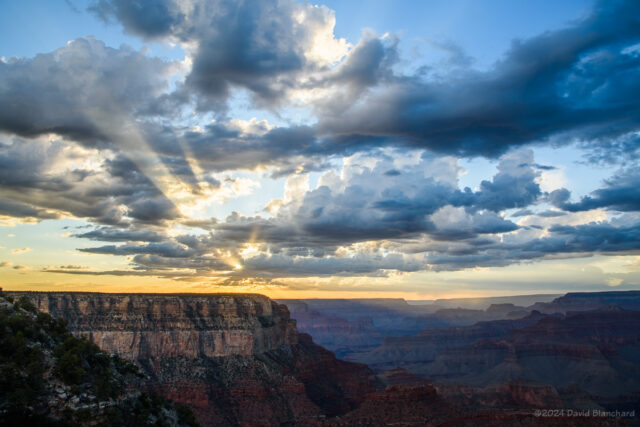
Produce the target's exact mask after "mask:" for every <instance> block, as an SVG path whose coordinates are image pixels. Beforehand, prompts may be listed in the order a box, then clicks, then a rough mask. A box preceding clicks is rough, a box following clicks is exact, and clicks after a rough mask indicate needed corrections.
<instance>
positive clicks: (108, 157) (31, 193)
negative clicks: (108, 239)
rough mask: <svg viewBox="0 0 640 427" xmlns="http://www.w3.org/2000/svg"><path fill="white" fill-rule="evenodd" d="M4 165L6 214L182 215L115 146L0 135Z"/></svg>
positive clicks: (150, 219)
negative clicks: (106, 147)
mask: <svg viewBox="0 0 640 427" xmlns="http://www.w3.org/2000/svg"><path fill="white" fill-rule="evenodd" d="M122 162H125V163H126V168H122V167H119V165H120V164H121V163H122ZM0 165H1V166H2V167H1V168H0V184H1V185H0V195H1V196H2V201H0V214H2V215H6V216H9V217H17V218H31V219H35V220H43V219H55V218H60V217H62V216H73V217H78V218H88V219H91V220H92V221H95V222H97V223H103V224H118V225H126V224H129V223H131V222H139V223H160V222H162V221H165V220H170V219H174V218H177V217H179V216H180V214H179V212H177V209H176V207H175V206H174V205H173V203H172V202H171V201H169V200H168V199H167V198H166V197H165V195H164V194H163V193H162V192H161V191H159V190H158V188H157V187H156V186H155V185H154V184H153V183H152V182H151V181H150V180H149V179H148V178H147V177H146V176H145V175H144V174H142V173H140V171H139V170H138V168H137V167H136V166H135V165H134V164H133V163H131V162H130V161H128V160H122V157H121V156H120V155H113V154H112V153H110V152H101V151H99V150H97V149H85V148H82V147H81V146H78V145H76V144H72V143H70V142H69V141H64V140H60V139H55V138H54V139H50V138H38V139H24V138H19V137H14V138H4V137H2V136H1V135H0Z"/></svg>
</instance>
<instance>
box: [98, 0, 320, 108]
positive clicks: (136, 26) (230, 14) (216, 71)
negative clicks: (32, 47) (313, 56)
mask: <svg viewBox="0 0 640 427" xmlns="http://www.w3.org/2000/svg"><path fill="white" fill-rule="evenodd" d="M90 10H91V11H93V12H95V13H96V14H97V15H98V16H100V17H101V18H103V19H105V20H109V19H110V18H112V17H113V18H116V19H117V20H119V21H120V22H121V23H122V24H123V26H124V28H125V30H126V31H128V32H130V33H133V34H137V35H141V36H142V37H144V38H157V37H161V36H166V37H170V38H172V39H173V40H176V41H179V42H182V43H185V44H186V45H188V46H189V48H188V49H189V50H190V51H191V53H192V56H193V67H192V69H191V71H190V73H189V74H188V76H187V78H186V81H185V85H184V86H183V87H182V89H181V90H184V91H186V93H187V94H188V95H192V96H194V97H195V98H196V99H197V103H198V106H199V109H203V110H208V109H214V110H220V109H224V108H225V104H226V100H227V98H228V96H229V95H230V91H231V89H232V88H233V87H241V88H245V89H247V90H249V91H250V93H251V94H252V95H253V96H254V97H255V99H256V100H257V101H258V102H260V103H262V104H265V105H267V104H270V103H273V102H277V101H278V100H279V99H280V98H281V97H282V96H283V95H284V94H285V93H286V91H287V90H289V89H291V88H292V85H293V83H292V82H293V81H295V79H296V78H297V76H298V75H299V74H300V73H301V72H303V71H305V70H314V69H315V68H316V66H315V64H313V63H312V62H310V61H309V60H308V59H307V57H306V55H305V53H306V51H307V50H308V49H309V47H310V43H311V42H312V40H311V39H312V38H313V34H314V33H313V32H314V31H315V28H316V27H318V26H323V25H326V24H327V23H328V19H329V16H328V15H327V12H326V11H325V10H324V9H321V8H314V7H312V6H310V5H305V4H296V3H295V2H293V1H286V0H282V1H253V0H248V1H242V2H236V1H226V0H221V1H200V0H193V1H189V2H177V1H161V2H157V3H154V4H147V3H140V2H133V3H132V2H129V1H121V0H99V1H97V2H95V3H94V5H93V6H92V7H90ZM300 16H304V22H299V17H300Z"/></svg>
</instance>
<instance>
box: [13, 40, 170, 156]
mask: <svg viewBox="0 0 640 427" xmlns="http://www.w3.org/2000/svg"><path fill="white" fill-rule="evenodd" d="M171 70H172V65H171V64H170V63H166V62H164V61H162V60H160V59H157V58H150V57H147V56H145V55H144V54H143V53H141V52H137V51H135V50H133V49H131V48H128V47H126V46H123V47H121V48H120V49H113V48H110V47H107V46H106V45H105V44H104V43H103V42H101V41H98V40H96V39H94V38H91V37H87V38H82V39H77V40H74V41H71V42H69V43H68V44H67V45H66V46H64V47H61V48H59V49H57V50H55V51H54V52H51V53H44V54H38V55H36V56H35V57H34V58H31V59H25V58H10V59H8V60H7V61H4V62H3V61H0V97H1V98H2V99H3V102H2V105H0V130H3V131H5V132H12V133H14V134H17V135H21V136H25V137H33V136H37V135H42V134H49V133H55V134H58V135H61V136H65V137H69V138H71V139H74V140H77V141H82V142H83V143H86V144H89V145H91V146H99V145H101V144H108V143H109V142H110V141H111V136H110V135H106V134H105V132H104V129H103V128H102V127H101V124H100V123H99V121H100V120H101V119H104V117H106V116H112V117H114V116H115V117H119V116H123V115H126V116H128V117H137V116H147V115H149V114H152V110H154V109H155V108H156V106H157V105H158V104H159V101H158V97H160V96H161V95H162V94H163V92H164V91H165V90H167V89H168V88H169V84H168V83H169V81H168V79H169V74H170V72H171ZM121 125H122V123H121Z"/></svg>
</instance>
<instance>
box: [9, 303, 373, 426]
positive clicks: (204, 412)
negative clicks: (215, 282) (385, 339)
mask: <svg viewBox="0 0 640 427" xmlns="http://www.w3.org/2000/svg"><path fill="white" fill-rule="evenodd" d="M7 294H10V295H11V296H13V297H14V298H20V297H25V298H26V299H27V300H28V301H30V302H31V303H32V304H34V305H35V307H36V308H37V309H38V310H40V311H43V312H46V313H49V314H50V315H51V316H53V317H56V318H61V319H64V320H65V321H66V322H67V326H68V328H69V330H70V331H71V332H72V333H73V334H74V335H77V336H85V337H88V338H89V339H91V340H92V341H93V342H94V343H96V344H98V346H99V347H100V348H101V349H102V350H103V351H106V352H108V353H113V354H117V355H118V356H120V357H123V358H124V359H128V360H131V361H133V362H135V363H136V364H137V365H138V366H140V367H141V368H142V370H143V372H144V374H145V375H146V376H147V378H148V381H147V382H146V386H145V387H146V388H147V389H148V390H149V391H155V392H158V393H159V394H161V395H163V396H165V397H167V398H170V399H172V400H174V401H176V402H179V403H185V404H187V405H189V406H190V407H191V408H192V409H193V411H194V413H195V415H196V416H197V418H198V421H199V422H200V423H201V424H202V425H230V426H233V425H243V426H272V425H287V424H291V425H312V424H314V423H317V422H321V420H323V419H325V418H327V417H335V416H337V415H341V414H345V413H347V412H349V411H351V410H352V409H355V408H356V407H357V406H359V405H360V404H361V403H362V402H363V401H364V399H365V397H366V395H367V394H368V393H371V392H374V391H377V390H379V389H380V387H381V384H380V383H379V381H378V380H377V379H376V377H375V375H374V373H373V371H371V370H370V369H369V368H368V367H367V366H366V365H363V364H357V363H351V362H345V361H341V360H339V359H336V357H335V355H334V354H333V353H331V352H329V351H328V350H325V349H324V348H322V347H320V346H317V345H315V344H314V343H313V341H312V339H311V337H310V336H308V335H305V334H298V333H297V331H296V328H295V321H293V320H291V319H290V317H289V312H288V310H287V308H286V307H285V306H284V305H281V304H278V303H276V302H274V301H272V300H270V299H269V298H267V297H265V296H262V295H238V294H229V295H225V294H212V295H201V294H193V295H154V294H100V293H57V292H50V293H44V292H43V293H39V292H25V293H17V292H15V293H11V292H7Z"/></svg>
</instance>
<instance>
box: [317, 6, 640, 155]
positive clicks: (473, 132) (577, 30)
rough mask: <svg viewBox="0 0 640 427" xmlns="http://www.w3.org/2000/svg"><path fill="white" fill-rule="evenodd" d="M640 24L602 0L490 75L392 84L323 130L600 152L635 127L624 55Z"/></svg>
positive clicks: (486, 148) (639, 61) (634, 89)
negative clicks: (582, 145)
mask: <svg viewBox="0 0 640 427" xmlns="http://www.w3.org/2000/svg"><path fill="white" fill-rule="evenodd" d="M639 17H640V5H639V4H638V3H637V2H626V3H625V2H602V3H600V4H599V5H598V6H597V7H596V8H595V9H594V11H593V13H592V14H591V16H589V17H588V18H586V19H584V20H581V21H579V22H576V23H575V24H573V25H571V26H569V27H567V28H564V29H561V30H556V31H549V32H545V33H544V34H542V35H539V36H537V37H533V38H530V39H526V40H522V41H514V42H513V44H512V46H511V48H510V50H509V51H507V52H506V54H505V55H504V57H503V59H501V60H499V61H498V62H496V63H495V64H494V66H493V67H492V68H490V69H489V70H488V71H484V72H478V71H471V70H469V71H467V72H459V73H453V74H452V75H451V76H441V77H440V78H438V79H431V80H430V79H428V78H420V77H419V76H405V77H397V78H396V79H395V81H391V82H388V83H387V84H386V85H385V86H383V87H382V88H381V90H378V91H376V92H375V93H372V94H370V95H369V96H366V97H365V98H364V99H358V104H357V105H356V106H353V107H352V108H350V109H349V110H347V111H346V112H345V110H346V109H338V110H337V111H338V113H337V114H335V115H332V114H330V113H326V114H325V115H324V116H322V117H320V124H319V129H320V130H321V131H322V132H323V134H328V135H336V134H339V135H342V136H343V137H346V136H348V135H359V136H360V138H358V139H356V140H353V141H352V143H353V144H357V143H358V140H359V141H360V143H361V144H366V143H367V138H365V136H369V137H371V138H389V137H391V138H393V142H394V143H397V142H398V141H399V142H402V143H404V144H407V145H409V146H413V147H421V148H429V149H432V150H436V151H440V152H445V153H454V154H462V155H485V156H495V155H497V154H500V153H502V152H504V151H506V150H507V149H508V148H509V147H513V146H517V145H522V144H526V143H529V142H533V141H540V140H552V141H553V142H555V143H563V142H564V143H566V142H569V141H572V140H574V139H581V140H588V141H593V144H595V146H597V144H598V141H599V140H605V139H611V138H616V137H618V136H620V135H623V134H626V133H627V132H630V131H635V130H637V129H638V128H639V127H640V120H639V118H640V101H638V100H639V99H640V83H639V82H640V55H638V53H637V52H636V51H625V50H624V49H625V48H627V47H629V46H631V45H633V44H635V43H638V42H639V41H640V18H639ZM623 52H624V53H623Z"/></svg>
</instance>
